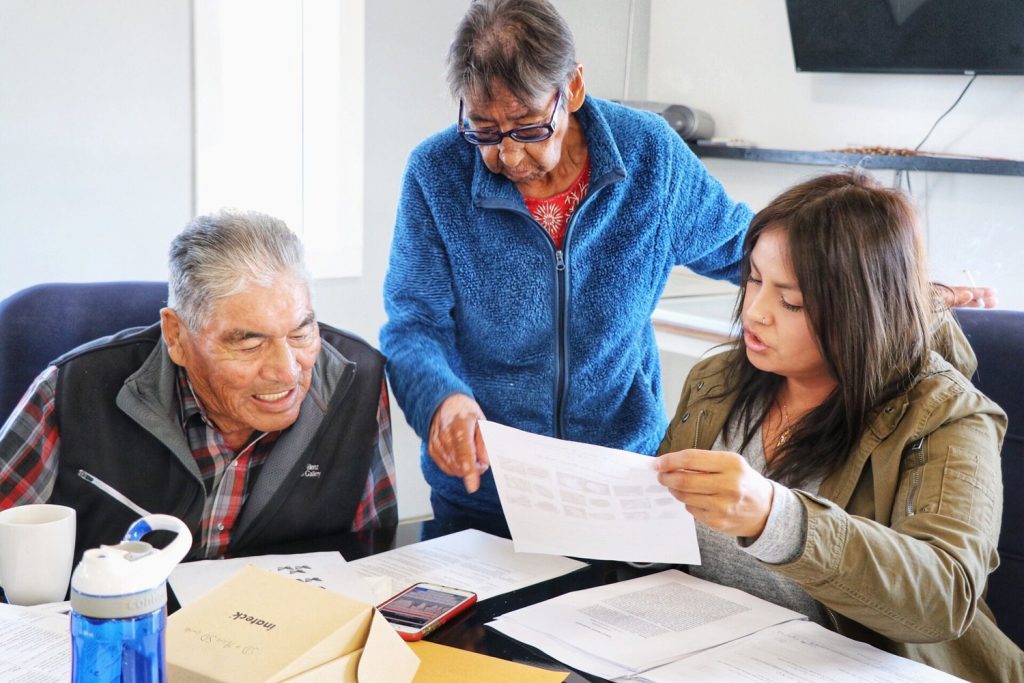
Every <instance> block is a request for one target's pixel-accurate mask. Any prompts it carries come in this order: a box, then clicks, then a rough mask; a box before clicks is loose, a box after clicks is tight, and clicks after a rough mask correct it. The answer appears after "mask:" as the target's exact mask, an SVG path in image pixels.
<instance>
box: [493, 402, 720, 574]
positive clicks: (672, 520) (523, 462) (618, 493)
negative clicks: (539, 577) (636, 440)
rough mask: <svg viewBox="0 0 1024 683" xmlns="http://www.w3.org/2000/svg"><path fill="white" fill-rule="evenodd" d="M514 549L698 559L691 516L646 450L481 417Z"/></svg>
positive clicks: (571, 554) (651, 559)
mask: <svg viewBox="0 0 1024 683" xmlns="http://www.w3.org/2000/svg"><path fill="white" fill-rule="evenodd" d="M479 428H480V431H481V433H482V434H483V438H484V444H485V445H486V447H487V455H488V458H489V459H490V461H491V470H492V471H493V472H494V481H495V484H496V485H497V488H498V496H499V497H500V498H501V506H502V508H503V509H504V511H505V519H506V521H507V522H508V527H509V530H510V531H511V532H512V541H513V543H514V544H515V548H516V550H519V551H522V552H528V553H552V554H555V555H567V556H569V557H585V558H593V559H601V560H620V561H624V562H665V563H670V564H700V550H699V548H698V547H697V532H696V529H695V527H694V522H693V516H692V515H691V514H690V513H689V512H687V510H686V507H685V506H684V505H683V504H682V503H680V502H679V501H677V500H676V499H675V498H673V497H672V495H671V494H670V493H669V492H668V489H666V488H665V487H664V486H662V485H661V484H659V483H658V476H657V471H656V470H655V469H654V460H653V459H652V458H650V457H648V456H645V455H638V454H636V453H630V452H628V451H620V450H615V449H612V448H604V447H601V446H592V445H589V444H583V443H577V442H575V441H563V440H561V439H553V438H551V437H547V436H538V435H536V434H530V433H528V432H524V431H521V430H518V429H513V428H512V427H506V426H504V425H500V424H497V423H494V422H488V421H486V420H481V421H480V423H479Z"/></svg>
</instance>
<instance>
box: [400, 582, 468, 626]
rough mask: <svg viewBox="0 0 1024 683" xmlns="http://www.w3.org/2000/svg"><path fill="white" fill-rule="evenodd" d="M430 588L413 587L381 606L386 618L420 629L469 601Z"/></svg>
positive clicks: (463, 597)
mask: <svg viewBox="0 0 1024 683" xmlns="http://www.w3.org/2000/svg"><path fill="white" fill-rule="evenodd" d="M469 597H470V596H466V595H455V594H453V593H448V592H447V591H440V590H435V589H433V588H430V587H428V586H413V587H412V588H410V589H409V590H407V591H406V592H404V593H401V594H400V595H397V596H395V597H394V598H392V599H391V600H389V601H388V602H386V603H384V604H383V605H381V606H380V612H381V614H383V615H384V618H385V619H387V620H388V621H390V622H391V623H393V624H400V625H402V626H408V627H410V628H414V629H419V628H422V627H423V626H425V625H427V624H429V623H430V622H431V621H433V620H434V619H437V618H438V617H440V616H442V615H444V614H445V613H446V612H449V611H450V610H452V609H453V608H455V607H457V606H459V605H460V604H462V603H463V602H465V601H466V600H468V599H469Z"/></svg>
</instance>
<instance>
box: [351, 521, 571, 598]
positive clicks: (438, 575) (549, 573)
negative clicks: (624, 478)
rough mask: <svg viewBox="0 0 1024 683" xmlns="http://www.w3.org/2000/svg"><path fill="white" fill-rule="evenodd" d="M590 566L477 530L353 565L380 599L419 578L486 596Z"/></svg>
mask: <svg viewBox="0 0 1024 683" xmlns="http://www.w3.org/2000/svg"><path fill="white" fill-rule="evenodd" d="M586 566H587V565H586V564H585V563H583V562H578V561H576V560H570V559H568V558H566V557H556V556H553V555H534V554H529V553H518V552H515V550H514V549H513V547H512V541H510V540H508V539H507V538H499V537H497V536H492V535H491V534H487V533H484V532H483V531H477V530H476V529H467V530H465V531H459V532H457V533H454V534H450V535H448V536H441V537H440V538H434V539H431V540H429V541H423V542H422V543H415V544H413V545H407V546H403V547H401V548H395V549H394V550H389V551H388V552H385V553H380V554H378V555H371V556H369V557H364V558H362V559H360V560H354V561H353V562H351V563H350V564H349V567H351V568H352V569H354V570H355V571H356V572H357V573H358V574H359V576H361V577H363V578H364V579H366V580H367V581H370V582H375V585H374V591H375V592H378V595H377V597H378V602H382V601H383V600H384V599H385V598H389V597H391V596H392V595H394V594H395V593H397V592H398V591H400V590H402V589H404V588H407V587H408V586H411V585H412V584H414V583H417V582H419V581H427V582H430V583H438V584H441V585H442V586H451V587H453V588H462V589H464V590H470V591H473V592H474V593H476V596H477V599H478V600H486V599H487V598H492V597H494V596H495V595H501V594H502V593H508V592H509V591H514V590H517V589H519V588H524V587H526V586H531V585H533V584H535V583H540V582H541V581H547V580H548V579H553V578H555V577H558V576H562V575H563V574H568V573H569V572H572V571H576V570H577V569H582V568H583V567H586ZM381 579H387V580H386V581H382V580H381Z"/></svg>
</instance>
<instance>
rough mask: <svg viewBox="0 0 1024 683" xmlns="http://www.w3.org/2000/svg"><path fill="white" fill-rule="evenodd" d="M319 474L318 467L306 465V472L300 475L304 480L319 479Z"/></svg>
mask: <svg viewBox="0 0 1024 683" xmlns="http://www.w3.org/2000/svg"><path fill="white" fill-rule="evenodd" d="M320 474H321V472H320V465H306V471H305V472H303V473H302V476H303V477H304V478H306V479H319V478H320Z"/></svg>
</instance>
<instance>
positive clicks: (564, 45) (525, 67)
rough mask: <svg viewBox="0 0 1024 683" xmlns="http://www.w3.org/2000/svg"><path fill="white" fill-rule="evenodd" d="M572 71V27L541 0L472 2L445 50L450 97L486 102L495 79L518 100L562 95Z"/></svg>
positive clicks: (548, 3)
mask: <svg viewBox="0 0 1024 683" xmlns="http://www.w3.org/2000/svg"><path fill="white" fill-rule="evenodd" d="M575 69H576V43H575V41H574V40H573V37H572V31H570V30H569V25H568V24H567V23H565V20H564V19H563V18H562V16H561V15H560V14H559V13H558V12H557V11H556V10H555V8H554V6H553V5H552V4H551V3H550V2H548V1H547V0H474V2H473V4H471V5H470V7H469V9H468V10H467V11H466V14H465V16H463V17H462V21H460V22H459V26H458V28H456V30H455V38H454V39H453V40H452V44H451V47H450V48H449V49H448V87H449V88H450V89H451V92H452V96H453V97H455V99H460V98H462V99H465V98H466V97H467V96H482V97H483V98H485V99H487V100H489V99H491V98H492V97H493V91H492V88H493V86H494V85H495V84H496V83H499V82H500V83H501V84H503V85H504V86H505V87H506V88H508V89H509V91H510V92H511V93H512V94H513V95H515V96H516V97H517V98H518V99H520V100H522V101H524V102H531V101H535V100H537V99H539V98H540V97H542V96H545V95H549V94H550V93H551V92H552V90H554V89H556V88H557V89H558V90H559V91H561V92H562V94H563V95H564V94H565V93H564V91H563V89H564V87H565V85H566V84H567V83H568V82H569V79H570V78H571V77H572V74H573V71H574V70H575Z"/></svg>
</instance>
